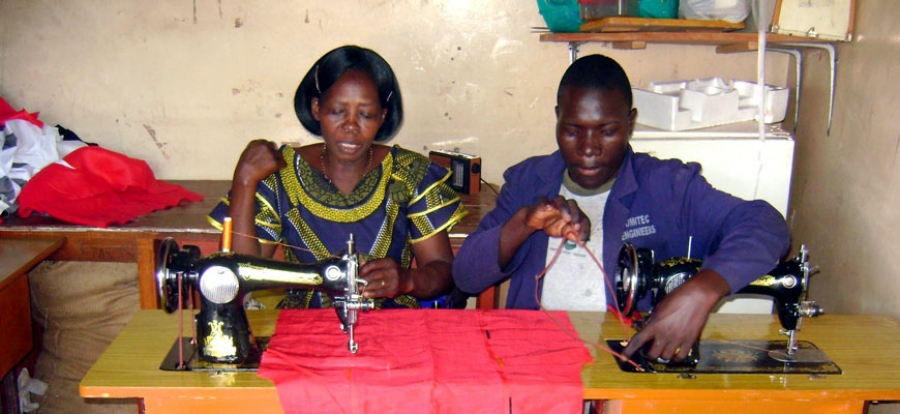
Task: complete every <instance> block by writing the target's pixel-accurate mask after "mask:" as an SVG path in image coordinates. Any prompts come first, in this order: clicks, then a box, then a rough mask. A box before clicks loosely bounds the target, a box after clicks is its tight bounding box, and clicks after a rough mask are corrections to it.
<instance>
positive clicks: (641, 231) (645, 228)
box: [622, 214, 656, 241]
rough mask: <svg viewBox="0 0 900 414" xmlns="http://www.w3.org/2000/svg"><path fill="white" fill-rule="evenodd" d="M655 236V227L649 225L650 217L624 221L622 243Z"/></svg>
mask: <svg viewBox="0 0 900 414" xmlns="http://www.w3.org/2000/svg"><path fill="white" fill-rule="evenodd" d="M651 234H656V226H654V225H653V224H652V223H650V215H649V214H643V215H640V216H634V217H631V218H629V219H628V220H627V221H625V232H624V233H622V241H626V240H631V239H634V238H638V237H643V236H649V235H651Z"/></svg>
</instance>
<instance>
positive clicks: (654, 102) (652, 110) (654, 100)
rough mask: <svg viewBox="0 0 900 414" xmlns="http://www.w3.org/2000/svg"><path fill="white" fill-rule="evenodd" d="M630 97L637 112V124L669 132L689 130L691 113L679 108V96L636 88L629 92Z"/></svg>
mask: <svg viewBox="0 0 900 414" xmlns="http://www.w3.org/2000/svg"><path fill="white" fill-rule="evenodd" d="M631 95H632V101H633V104H634V107H635V108H637V110H638V115H637V122H638V123H641V124H644V125H650V126H652V127H656V128H660V129H668V130H671V131H681V130H685V129H688V128H690V126H691V112H690V111H683V110H681V109H680V108H679V106H678V101H679V100H680V96H679V95H668V94H665V93H654V92H650V91H645V90H643V89H637V88H634V89H632V90H631Z"/></svg>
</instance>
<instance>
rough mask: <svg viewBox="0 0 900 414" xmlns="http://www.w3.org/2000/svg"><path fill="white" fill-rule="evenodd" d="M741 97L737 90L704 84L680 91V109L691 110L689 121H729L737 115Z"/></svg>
mask: <svg viewBox="0 0 900 414" xmlns="http://www.w3.org/2000/svg"><path fill="white" fill-rule="evenodd" d="M740 100H741V97H740V95H738V93H737V90H735V89H731V88H728V89H726V88H720V87H717V86H706V87H698V88H690V87H689V88H687V89H683V90H682V91H681V102H680V103H679V106H680V107H681V109H687V110H688V111H691V121H694V122H701V123H703V122H705V123H710V122H713V123H716V122H729V121H730V120H731V119H734V118H735V117H736V116H737V111H738V106H739V104H740Z"/></svg>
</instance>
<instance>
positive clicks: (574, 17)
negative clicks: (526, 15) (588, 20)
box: [537, 0, 584, 33]
mask: <svg viewBox="0 0 900 414" xmlns="http://www.w3.org/2000/svg"><path fill="white" fill-rule="evenodd" d="M537 3H538V11H539V12H540V13H541V17H543V18H544V22H545V23H547V28H548V29H550V31H551V32H557V33H558V32H569V33H573V32H578V31H580V29H581V25H582V24H584V21H582V20H581V9H580V8H579V6H578V0H538V2H537Z"/></svg>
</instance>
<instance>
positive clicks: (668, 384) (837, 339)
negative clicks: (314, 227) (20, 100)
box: [80, 310, 900, 412]
mask: <svg viewBox="0 0 900 414" xmlns="http://www.w3.org/2000/svg"><path fill="white" fill-rule="evenodd" d="M465 312H476V311H473V310H471V311H465ZM248 316H249V318H250V322H251V325H252V326H253V329H254V331H255V334H256V335H259V336H268V335H271V334H272V330H273V329H274V322H275V320H276V318H277V312H276V311H251V312H248ZM570 318H571V320H572V323H573V325H574V326H575V327H576V328H577V329H578V331H579V334H580V335H581V338H582V339H583V340H585V341H588V342H599V341H602V340H605V339H616V338H621V337H622V336H623V329H622V327H621V325H620V324H619V323H618V322H617V321H616V320H615V319H614V318H613V317H612V316H609V315H607V314H600V313H580V312H572V313H570ZM360 323H365V319H364V318H361V320H360ZM779 327H780V325H779V324H778V321H777V319H776V317H775V316H773V315H735V314H713V315H711V316H710V320H709V323H708V325H707V326H706V329H705V331H704V333H703V337H704V338H707V339H783V338H784V337H783V336H780V335H778V333H777V332H778V328H779ZM186 329H187V328H186ZM176 332H177V318H176V316H174V315H168V314H165V313H164V312H162V311H155V310H144V311H140V312H139V313H138V314H137V315H136V316H135V318H134V319H133V320H132V321H131V322H130V323H129V324H128V326H127V327H126V328H125V330H124V331H123V332H122V334H121V335H120V336H119V337H118V338H117V339H116V340H115V341H114V342H113V344H112V345H111V346H110V347H109V348H108V349H107V351H106V352H105V353H104V354H103V356H102V357H101V358H100V360H99V361H97V363H96V364H95V365H94V367H93V368H92V369H91V370H90V372H88V374H87V376H85V378H84V380H83V381H82V382H81V388H80V390H81V395H82V396H83V397H86V398H129V397H130V398H145V400H146V401H155V400H168V401H170V402H171V401H175V400H176V399H180V400H181V401H182V403H183V402H184V401H185V400H191V401H193V403H198V401H201V400H204V401H206V402H209V401H208V400H209V399H211V398H212V399H214V398H220V399H227V400H228V401H229V404H232V405H235V404H236V405H235V406H237V405H240V404H241V403H240V401H242V400H246V401H251V402H252V405H255V408H257V409H260V406H259V404H268V405H270V406H271V407H275V408H273V409H276V410H278V408H277V401H278V399H277V393H276V391H275V388H274V386H273V385H272V383H271V382H270V381H268V380H266V379H263V378H260V377H257V376H256V374H255V373H253V372H237V373H226V374H223V373H219V374H210V373H205V372H169V371H161V370H159V364H160V362H161V361H162V359H163V357H164V356H165V354H166V352H167V351H168V350H169V348H170V347H171V345H172V343H173V341H174V338H175V334H176ZM799 339H801V340H806V341H811V342H813V343H814V344H815V345H817V346H818V347H819V348H820V349H822V350H823V351H825V353H826V354H828V356H830V357H831V358H832V359H833V360H834V361H835V362H836V363H837V364H838V365H839V366H840V367H841V369H842V370H843V374H840V375H826V376H812V377H811V376H809V375H805V374H783V375H769V374H697V375H696V378H695V379H681V378H679V377H678V375H676V374H653V373H625V372H622V371H621V370H620V369H619V368H618V367H617V365H616V363H615V361H614V359H613V357H612V356H610V355H609V354H607V353H605V352H604V351H598V350H596V349H593V348H592V349H591V353H592V355H593V356H594V358H595V360H594V362H593V363H590V364H587V365H585V366H584V368H583V371H582V379H583V381H584V397H585V399H597V400H642V399H654V400H660V399H662V400H666V399H672V400H683V399H696V400H701V401H717V400H721V401H726V400H727V401H732V400H733V401H748V399H749V400H753V399H754V398H756V399H760V400H763V399H765V400H768V401H799V402H801V403H803V404H806V403H808V402H810V401H812V402H821V403H824V404H831V403H834V402H841V401H852V404H850V406H852V407H860V406H861V405H862V404H863V402H864V401H872V400H879V401H890V400H900V377H898V376H897V373H898V372H900V347H898V346H897V344H898V343H900V323H898V320H897V319H894V318H890V317H883V316H869V315H824V316H821V317H819V318H816V319H811V320H806V321H804V323H803V329H802V331H800V334H799ZM359 340H360V341H364V340H365V338H359ZM195 400H196V401H195ZM273 401H274V403H273ZM198 404H199V403H198ZM273 404H275V405H273ZM194 407H195V408H196V407H197V405H195V406H194ZM271 407H270V408H271ZM148 412H149V411H148Z"/></svg>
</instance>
